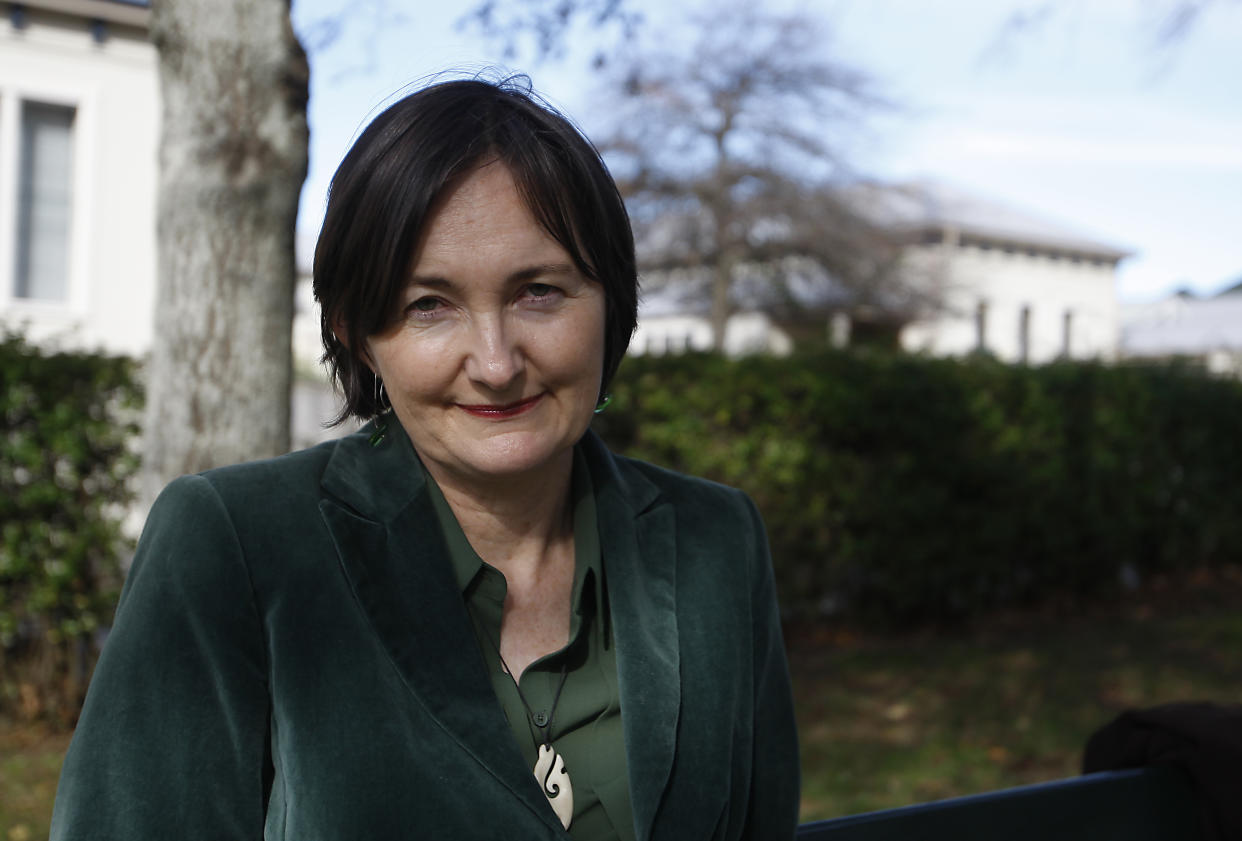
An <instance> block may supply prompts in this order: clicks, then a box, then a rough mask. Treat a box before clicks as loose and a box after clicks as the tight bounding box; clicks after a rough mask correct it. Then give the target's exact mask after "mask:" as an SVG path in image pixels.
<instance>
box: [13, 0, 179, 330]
mask: <svg viewBox="0 0 1242 841" xmlns="http://www.w3.org/2000/svg"><path fill="white" fill-rule="evenodd" d="M4 7H5V8H6V12H7V14H6V17H5V18H4V19H0V324H2V325H4V326H8V327H12V328H22V329H24V331H25V332H26V333H27V335H28V336H29V337H30V338H31V339H32V340H35V341H40V342H55V343H57V344H60V345H63V346H73V347H86V348H103V349H107V350H109V351H113V352H118V353H131V354H138V353H141V352H143V351H145V350H146V348H147V347H148V346H149V345H150V342H151V331H152V325H151V322H152V313H153V310H154V291H155V201H156V168H157V144H158V133H159V91H158V84H157V65H156V54H155V49H154V48H153V47H152V46H151V44H150V43H149V42H148V40H147V25H148V19H149V16H150V11H149V10H148V9H147V8H146V7H145V4H139V3H131V2H117V0H24V2H21V3H7V4H4Z"/></svg>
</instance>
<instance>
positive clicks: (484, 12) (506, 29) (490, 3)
mask: <svg viewBox="0 0 1242 841" xmlns="http://www.w3.org/2000/svg"><path fill="white" fill-rule="evenodd" d="M579 20H584V21H586V22H587V23H588V24H589V25H590V26H591V27H592V28H593V29H594V30H596V31H597V33H599V32H602V31H605V30H608V29H610V28H615V29H616V30H618V33H619V36H620V38H621V40H623V41H629V40H631V39H632V38H633V37H634V35H635V33H636V32H637V30H638V28H639V27H640V26H641V24H642V15H641V14H640V13H638V12H637V11H635V10H634V9H633V8H632V4H630V3H629V2H627V0H480V2H479V3H478V5H476V6H475V7H474V8H473V9H471V10H470V11H469V12H467V13H466V14H465V15H463V16H462V18H461V19H460V20H459V21H458V22H457V27H458V29H463V28H467V29H475V30H476V31H478V32H480V33H482V34H483V35H484V36H485V37H487V38H489V39H491V40H492V41H494V42H496V43H498V44H499V45H500V46H501V47H502V48H503V50H504V56H505V59H506V60H513V59H515V58H517V57H518V56H519V55H521V54H522V53H523V52H524V51H523V48H522V45H523V43H526V42H529V43H530V46H532V47H533V51H534V57H535V58H536V59H546V58H552V57H559V56H561V55H563V54H564V51H565V43H566V40H567V34H568V32H569V29H570V27H571V26H573V24H574V23H575V22H576V21H579ZM599 43H600V44H606V43H607V38H606V37H601V38H600V39H599ZM607 60H608V51H607V49H605V48H600V49H598V50H597V51H596V54H595V64H596V66H603V65H604V64H605V63H607Z"/></svg>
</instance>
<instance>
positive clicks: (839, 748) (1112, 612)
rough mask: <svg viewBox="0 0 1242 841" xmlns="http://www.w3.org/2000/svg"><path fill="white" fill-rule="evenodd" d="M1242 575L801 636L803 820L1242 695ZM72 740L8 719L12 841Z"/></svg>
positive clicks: (1040, 774)
mask: <svg viewBox="0 0 1242 841" xmlns="http://www.w3.org/2000/svg"><path fill="white" fill-rule="evenodd" d="M1240 604H1242V582H1240V581H1238V580H1236V579H1234V580H1220V579H1216V580H1211V581H1206V582H1199V584H1198V585H1197V586H1196V585H1194V584H1192V585H1190V586H1189V587H1184V588H1179V590H1178V592H1177V593H1176V594H1169V593H1164V594H1161V593H1156V594H1154V596H1153V595H1149V596H1145V597H1143V598H1142V599H1135V600H1133V601H1132V602H1131V603H1130V604H1129V605H1128V606H1127V607H1125V608H1112V609H1106V610H1100V611H1095V612H1093V615H1091V616H1089V617H1078V618H1070V619H1066V618H1064V617H1061V618H1047V617H1040V616H1026V617H1018V618H1016V619H1015V618H1014V617H1007V618H1003V619H1000V620H994V621H991V622H989V623H988V629H987V630H982V631H979V630H976V631H974V632H972V633H970V634H966V633H962V634H958V635H940V636H930V635H919V636H905V637H892V638H883V639H877V638H875V637H866V638H859V637H856V636H853V635H851V634H849V633H847V632H844V631H837V632H834V631H826V630H822V629H821V630H816V631H807V632H801V633H792V634H791V635H790V644H791V646H790V647H791V655H790V656H791V666H792V668H793V675H794V692H795V696H796V703H797V707H798V720H799V724H800V727H801V739H802V766H803V774H804V779H803V800H802V819H803V820H804V821H806V820H817V819H819V818H826V817H835V816H837V815H845V814H851V813H855V812H862V811H869V810H872V809H884V808H888V807H892V806H902V805H906V804H909V803H917V802H922V801H926V800H935V799H939V798H943V797H952V796H955V795H959V794H970V793H974V792H980V791H989V790H993V789H998V788H1006V787H1009V786H1014V785H1023V784H1025V783H1031V782H1038V781H1042V780H1049V779H1056V778H1058V777H1066V776H1072V775H1074V774H1076V773H1077V772H1078V763H1079V759H1080V756H1081V753H1082V747H1083V745H1084V744H1085V742H1086V739H1087V736H1088V735H1089V734H1090V733H1091V732H1092V731H1093V730H1095V729H1096V728H1097V727H1099V726H1101V725H1103V724H1105V723H1106V722H1107V721H1109V720H1110V719H1111V718H1113V717H1114V716H1115V715H1116V714H1117V713H1118V712H1120V711H1121V710H1123V709H1126V708H1129V707H1142V706H1150V705H1152V704H1158V703H1163V702H1165V701H1174V700H1192V699H1193V700H1209V701H1218V702H1228V703H1236V702H1237V701H1238V699H1239V696H1240V695H1242V611H1240V610H1238V609H1237V606H1238V605H1240ZM68 741H69V737H68V735H66V734H57V733H51V732H48V731H46V730H41V729H37V728H36V729H31V728H17V727H14V726H11V725H10V726H6V725H4V724H3V723H0V841H42V839H46V838H47V829H48V819H49V815H50V813H51V808H52V797H53V794H54V792H55V786H56V775H57V772H58V769H59V767H60V761H61V757H62V756H63V754H64V752H65V748H66V747H67V746H68Z"/></svg>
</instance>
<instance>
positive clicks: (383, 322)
mask: <svg viewBox="0 0 1242 841" xmlns="http://www.w3.org/2000/svg"><path fill="white" fill-rule="evenodd" d="M489 161H499V162H501V163H503V164H504V165H505V166H506V167H507V168H508V169H509V171H510V173H512V175H513V179H514V181H515V182H516V184H517V187H518V191H519V192H520V193H521V195H522V197H523V199H524V200H525V201H526V205H527V206H528V207H529V208H530V211H531V214H532V215H533V216H534V217H535V219H536V220H538V221H539V223H540V224H541V225H542V226H543V227H544V228H545V229H546V230H547V232H548V233H549V234H550V235H551V236H552V237H553V238H554V239H555V240H556V241H557V242H558V243H560V245H561V246H562V247H563V248H564V249H565V251H566V252H568V254H569V255H570V257H571V258H572V259H573V261H574V264H575V266H576V267H577V269H578V271H580V272H582V274H583V275H584V276H585V277H587V278H589V279H590V280H592V281H595V282H597V283H599V284H600V285H601V286H603V288H604V298H605V301H606V303H605V328H604V337H603V338H604V376H603V382H602V383H601V388H600V396H601V397H602V396H603V395H604V392H605V390H606V388H607V386H608V383H609V382H610V381H611V380H612V377H613V374H615V373H616V371H617V366H618V365H620V364H621V358H622V356H624V355H625V350H626V348H627V347H628V346H629V343H630V337H631V336H632V335H633V333H634V326H635V323H636V321H637V311H638V277H637V270H636V267H635V262H634V235H633V233H632V231H631V229H630V220H629V216H628V215H627V213H626V211H625V203H624V202H623V201H622V200H621V195H620V193H619V192H618V191H617V186H616V184H615V183H614V182H613V180H612V176H610V175H609V174H608V170H607V168H606V167H605V166H604V162H603V160H602V159H601V158H600V156H599V152H598V151H596V149H595V147H594V146H592V145H591V143H590V141H588V140H587V139H586V138H585V137H583V136H582V134H581V133H579V132H578V130H577V129H575V128H574V126H573V125H572V124H571V123H570V122H569V120H568V119H566V118H565V117H564V116H562V115H561V114H560V113H558V112H557V111H556V110H555V109H553V108H552V107H550V106H549V105H547V104H546V103H545V102H543V101H542V100H540V99H539V98H538V97H537V96H536V95H535V94H534V93H532V92H531V90H530V83H529V80H527V79H525V77H517V78H511V79H507V80H505V81H501V82H490V81H480V80H469V81H452V82H442V83H439V84H435V85H432V86H430V87H427V88H424V89H422V90H420V91H418V92H416V93H413V94H411V95H409V96H407V97H405V98H404V99H402V100H400V101H399V102H397V103H396V104H395V105H392V106H391V107H389V108H388V109H387V110H385V111H384V112H383V113H382V114H380V115H379V116H378V117H376V118H375V120H374V121H373V122H372V123H371V124H370V125H369V126H367V128H366V130H365V131H363V133H362V135H361V136H360V137H359V138H358V141H357V142H356V143H354V145H353V148H351V149H350V150H349V153H348V154H347V155H346V156H345V159H344V160H343V161H342V162H341V165H340V167H339V168H338V169H337V171H336V174H335V175H334V176H333V178H332V186H331V189H330V190H329V193H328V207H327V211H326V212H325V215H324V221H323V228H322V229H321V230H320V232H319V243H318V245H317V246H316V247H315V268H314V275H315V280H314V289H315V298H316V300H318V301H319V304H320V308H321V310H322V317H321V322H320V329H321V332H322V335H323V345H324V355H323V361H324V362H326V363H327V364H328V367H329V370H330V372H331V375H332V378H333V380H334V381H335V383H336V385H337V387H338V388H339V389H340V390H341V393H342V394H343V395H344V398H345V408H344V409H343V410H342V412H341V415H340V417H338V418H337V419H336V422H337V423H340V422H342V421H344V420H346V419H347V418H349V417H351V416H354V417H358V418H361V419H366V418H370V417H374V416H375V415H377V414H379V413H381V412H382V411H384V410H385V409H386V408H387V406H386V405H383V404H382V402H381V400H380V397H379V395H378V394H377V392H378V390H379V389H378V383H377V381H376V377H375V375H374V374H373V373H372V372H371V369H370V368H369V367H368V366H367V364H366V362H365V361H364V353H365V347H366V339H367V337H368V336H371V335H374V334H375V333H378V332H381V331H382V330H383V329H384V328H385V327H387V326H388V325H389V324H391V323H392V320H393V318H394V317H395V313H396V311H397V308H398V301H397V299H398V297H399V296H400V295H401V294H402V292H403V291H404V290H405V288H406V286H407V284H408V283H409V275H410V269H411V263H412V260H413V257H414V249H415V247H416V245H417V243H418V239H419V234H420V232H421V231H422V229H423V226H424V225H426V224H427V222H428V221H429V219H428V214H429V211H430V209H431V208H432V206H433V204H434V202H435V201H436V198H437V197H438V196H439V195H440V194H441V192H442V191H443V190H444V189H445V187H446V186H447V185H449V184H450V183H451V182H453V180H454V179H456V178H458V177H459V176H462V175H464V174H465V173H467V172H469V171H470V170H472V169H474V168H475V167H477V166H479V165H480V164H483V163H486V162H489ZM338 326H339V327H340V329H341V331H342V332H343V333H344V339H345V341H341V339H339V338H338V337H337V335H336V330H335V329H334V328H336V327H338Z"/></svg>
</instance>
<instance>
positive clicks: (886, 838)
mask: <svg viewBox="0 0 1242 841" xmlns="http://www.w3.org/2000/svg"><path fill="white" fill-rule="evenodd" d="M1200 837H1201V836H1200V832H1199V818H1198V814H1197V812H1196V810H1195V803H1194V794H1193V792H1192V791H1191V789H1190V781H1189V779H1188V778H1187V777H1186V775H1185V774H1184V773H1183V772H1182V771H1181V770H1179V769H1177V768H1172V767H1169V766H1148V767H1146V768H1138V769H1134V770H1128V771H1106V772H1103V773H1099V774H1085V775H1083V776H1081V777H1074V778H1072V779H1068V780H1058V781H1056V782H1051V783H1040V784H1038V785H1030V786H1022V787H1020V788H1011V789H1005V790H1004V791H993V792H988V793H987V794H975V795H971V796H969V797H955V798H953V799H952V800H941V801H938V802H935V803H924V804H920V805H918V806H904V807H902V808H900V809H888V810H885V811H882V812H868V813H866V814H862V815H849V816H847V817H843V818H834V819H832V820H827V821H816V822H814V823H807V824H803V825H802V826H800V827H798V841H890V839H891V841H920V839H927V841H939V839H945V841H950V839H951V841H1027V839H1030V841H1035V839H1039V841H1052V840H1053V839H1055V841H1074V839H1082V841H1113V840H1114V839H1115V841H1164V839H1177V841H1182V839H1185V841H1195V839H1198V838H1200Z"/></svg>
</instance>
